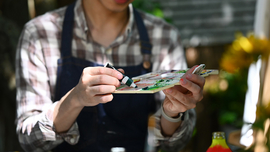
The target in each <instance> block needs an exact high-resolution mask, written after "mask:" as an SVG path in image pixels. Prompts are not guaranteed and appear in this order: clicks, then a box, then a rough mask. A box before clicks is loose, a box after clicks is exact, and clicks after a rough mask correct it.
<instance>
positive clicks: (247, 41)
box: [220, 33, 270, 73]
mask: <svg viewBox="0 0 270 152" xmlns="http://www.w3.org/2000/svg"><path fill="white" fill-rule="evenodd" d="M269 52H270V41H269V40H267V39H259V38H256V37H255V36H254V35H253V34H250V35H249V36H248V37H244V36H243V35H242V34H241V33H237V34H236V39H235V40H234V41H233V43H232V44H231V45H230V46H229V47H228V48H227V49H226V51H225V52H224V54H223V57H222V59H221V62H220V66H221V68H223V69H224V70H226V71H227V72H230V73H234V72H236V71H238V70H241V69H246V68H248V67H249V65H250V64H251V63H252V62H254V61H257V60H258V57H259V56H260V55H261V56H262V57H268V55H269Z"/></svg>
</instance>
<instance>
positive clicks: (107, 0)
mask: <svg viewBox="0 0 270 152" xmlns="http://www.w3.org/2000/svg"><path fill="white" fill-rule="evenodd" d="M100 1H101V3H102V4H103V5H104V6H105V7H106V8H107V9H109V10H111V11H114V12H121V11H124V10H126V9H127V7H128V5H129V4H130V3H132V2H133V0H100Z"/></svg>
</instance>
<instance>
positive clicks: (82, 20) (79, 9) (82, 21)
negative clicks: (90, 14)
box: [74, 0, 88, 32]
mask: <svg viewBox="0 0 270 152" xmlns="http://www.w3.org/2000/svg"><path fill="white" fill-rule="evenodd" d="M74 21H75V22H76V24H77V25H78V27H79V28H80V29H82V30H84V32H87V31H88V26H87V22H86V17H85V14H84V10H83V6H82V0H77V3H76V5H75V8H74Z"/></svg>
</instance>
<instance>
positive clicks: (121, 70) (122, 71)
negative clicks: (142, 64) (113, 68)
mask: <svg viewBox="0 0 270 152" xmlns="http://www.w3.org/2000/svg"><path fill="white" fill-rule="evenodd" d="M117 70H119V71H120V72H121V73H123V74H125V71H124V70H123V69H117Z"/></svg>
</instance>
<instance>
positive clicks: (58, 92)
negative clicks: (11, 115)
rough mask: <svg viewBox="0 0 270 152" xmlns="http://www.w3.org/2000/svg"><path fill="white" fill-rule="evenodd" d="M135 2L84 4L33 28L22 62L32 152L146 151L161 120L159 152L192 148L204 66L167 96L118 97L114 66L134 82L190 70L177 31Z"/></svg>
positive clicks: (23, 134) (25, 140) (21, 90)
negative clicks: (151, 129) (150, 131)
mask: <svg viewBox="0 0 270 152" xmlns="http://www.w3.org/2000/svg"><path fill="white" fill-rule="evenodd" d="M132 2H133V0H77V1H75V2H74V3H73V4H71V5H69V6H67V7H63V8H59V9H57V10H54V11H51V12H48V13H46V14H44V15H41V16H38V17H36V18H35V19H33V20H31V21H29V22H28V23H27V24H26V25H25V27H24V29H23V31H22V34H21V37H20V41H19V44H18V49H17V54H16V67H17V69H16V85H17V97H16V98H17V121H16V123H17V134H18V138H19V142H20V144H21V146H22V148H23V149H24V150H25V151H49V150H51V151H95V152H98V151H110V149H111V148H112V147H124V148H125V149H126V151H136V152H138V151H143V150H144V148H145V147H144V146H145V141H146V137H147V121H148V117H149V116H150V115H151V114H153V113H155V112H156V115H155V119H156V125H155V134H156V135H155V137H156V138H155V140H156V142H155V143H156V146H157V148H161V149H166V150H167V151H179V150H180V149H182V148H183V147H184V146H185V145H186V144H187V143H188V142H189V140H190V139H191V136H192V133H193V129H194V126H195V121H196V114H195V110H194V108H195V107H196V104H197V103H198V102H199V101H201V100H202V98H203V93H202V92H203V86H204V83H205V79H204V78H203V77H201V76H199V75H195V74H192V72H191V71H192V70H194V69H195V67H196V66H194V67H192V68H190V70H189V71H188V72H187V73H186V74H185V75H184V76H183V78H182V79H181V80H180V84H181V85H179V86H175V87H172V88H169V89H166V90H165V91H163V92H162V91H161V92H159V93H156V94H141V95H138V94H117V95H116V94H113V92H114V91H115V89H116V87H118V86H119V85H120V82H119V80H120V79H121V78H122V74H121V73H120V72H118V71H117V70H113V69H110V68H106V67H103V65H104V64H105V63H107V62H109V63H111V64H113V66H114V67H116V68H117V69H119V70H120V71H122V72H123V73H125V75H127V76H129V77H133V76H137V75H140V74H143V73H147V72H150V71H158V70H171V69H186V68H187V63H186V59H185V56H184V51H183V49H182V47H181V45H180V44H179V41H180V37H179V34H178V32H177V29H176V28H175V27H174V26H172V25H170V24H168V23H166V22H165V21H163V20H162V19H160V18H157V17H154V16H152V15H150V14H147V13H145V12H142V11H139V10H136V9H134V8H133V6H132ZM159 107H160V108H159ZM160 109H161V110H160Z"/></svg>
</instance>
